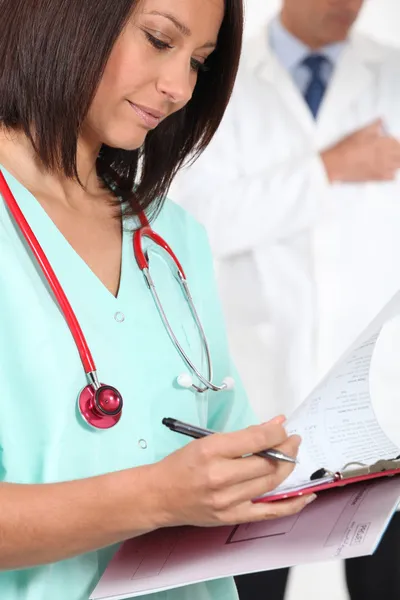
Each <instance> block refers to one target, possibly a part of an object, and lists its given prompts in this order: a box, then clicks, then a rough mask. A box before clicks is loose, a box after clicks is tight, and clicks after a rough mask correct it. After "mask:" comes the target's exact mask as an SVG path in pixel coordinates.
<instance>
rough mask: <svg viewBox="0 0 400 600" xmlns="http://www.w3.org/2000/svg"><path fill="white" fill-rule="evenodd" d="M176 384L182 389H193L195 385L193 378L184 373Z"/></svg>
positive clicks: (177, 379)
mask: <svg viewBox="0 0 400 600" xmlns="http://www.w3.org/2000/svg"><path fill="white" fill-rule="evenodd" d="M176 382H177V384H178V385H179V387H182V388H191V387H192V385H193V378H192V376H191V375H189V373H182V374H181V375H179V376H178V377H177V378H176Z"/></svg>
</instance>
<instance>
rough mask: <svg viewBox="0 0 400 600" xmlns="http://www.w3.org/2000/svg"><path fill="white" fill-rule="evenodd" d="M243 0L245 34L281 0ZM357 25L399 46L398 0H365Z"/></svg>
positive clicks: (399, 3) (250, 31)
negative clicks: (245, 5)
mask: <svg viewBox="0 0 400 600" xmlns="http://www.w3.org/2000/svg"><path fill="white" fill-rule="evenodd" d="M245 1H246V4H247V9H246V35H247V36H249V35H251V34H253V33H255V32H257V30H258V28H260V27H262V25H263V24H265V23H266V21H267V20H268V18H269V17H270V16H271V15H273V14H274V13H276V12H277V11H278V10H279V7H280V5H281V0H245ZM358 27H359V28H360V29H362V30H363V31H365V32H367V33H369V34H371V35H374V36H375V37H376V38H378V39H380V40H383V41H385V42H388V43H391V44H395V45H397V46H400V0H365V5H364V9H363V12H362V14H361V17H360V20H359V23H358Z"/></svg>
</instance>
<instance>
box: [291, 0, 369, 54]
mask: <svg viewBox="0 0 400 600" xmlns="http://www.w3.org/2000/svg"><path fill="white" fill-rule="evenodd" d="M364 1H365V0H284V3H283V20H284V22H287V23H288V25H289V28H290V29H291V30H293V28H294V29H295V32H296V33H298V32H299V33H298V35H299V37H300V38H301V39H302V41H304V42H305V43H307V44H308V45H309V46H311V47H313V48H319V47H321V46H324V45H326V44H331V43H334V42H340V41H343V40H345V39H346V38H347V36H348V35H349V31H350V29H351V27H352V25H353V24H354V22H355V20H356V19H357V17H358V15H359V12H360V10H361V8H362V6H363V4H364Z"/></svg>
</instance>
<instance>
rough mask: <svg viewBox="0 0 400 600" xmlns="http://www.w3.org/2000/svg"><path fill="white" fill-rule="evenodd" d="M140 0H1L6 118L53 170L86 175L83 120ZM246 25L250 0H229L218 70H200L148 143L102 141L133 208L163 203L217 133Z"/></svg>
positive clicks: (0, 73)
mask: <svg viewBox="0 0 400 600" xmlns="http://www.w3.org/2000/svg"><path fill="white" fill-rule="evenodd" d="M139 1H140V0H139ZM137 5H138V0H0V8H1V22H2V26H1V30H0V119H1V121H2V122H3V124H4V125H5V126H6V127H7V128H19V129H22V130H23V131H24V132H25V134H26V135H28V136H29V137H30V139H31V141H32V142H33V144H34V147H35V149H36V151H37V153H38V156H39V157H40V159H41V161H42V163H43V164H44V165H45V167H47V168H48V169H51V170H54V169H61V170H62V171H63V172H64V173H65V175H66V176H67V177H76V178H77V177H78V176H77V167H76V149H77V139H78V136H79V132H80V128H81V126H82V123H83V121H84V120H85V117H86V115H87V112H88V110H89V107H90V105H91V103H92V100H93V97H94V95H95V93H96V90H97V87H98V84H99V82H100V80H101V77H102V74H103V72H104V68H105V66H106V64H107V61H108V58H109V56H110V53H111V50H112V48H113V46H114V43H115V41H116V39H117V38H118V36H119V35H120V33H121V31H122V29H123V27H124V26H125V24H126V22H127V20H128V18H129V17H130V15H131V14H132V11H133V9H134V8H135V6H137ZM242 30H243V6H242V0H225V17H224V20H223V24H222V27H221V30H220V33H219V38H218V46H217V49H216V50H215V52H213V54H212V55H211V56H210V57H209V59H208V62H207V64H208V66H209V67H210V69H209V70H208V71H207V72H204V73H203V72H200V73H199V75H198V81H197V85H196V88H195V91H194V94H193V97H192V99H191V100H190V102H189V103H188V104H187V105H186V106H185V107H184V108H183V109H182V110H180V111H178V112H177V113H175V114H173V115H171V116H170V117H168V118H167V119H166V120H165V121H163V122H161V124H160V125H159V126H158V127H157V128H156V129H155V130H153V131H151V132H149V133H148V135H147V138H146V141H145V143H144V145H143V147H142V148H140V149H139V150H135V151H126V150H118V149H115V148H110V147H108V146H103V148H102V149H101V152H100V156H99V158H98V161H97V172H98V174H99V176H100V177H102V178H103V179H107V178H108V179H109V178H110V177H111V178H112V179H113V180H114V181H116V183H117V189H116V190H115V193H116V195H118V196H121V197H122V198H124V199H125V200H126V201H127V209H128V212H130V213H133V214H137V213H138V211H139V210H141V209H148V208H150V209H151V212H153V211H156V210H157V209H158V208H159V207H160V206H161V205H162V202H163V199H164V198H165V195H166V193H167V191H168V188H169V186H170V183H171V181H172V179H173V177H174V175H175V173H176V172H177V170H178V169H179V167H180V166H181V165H182V163H183V162H184V161H185V159H186V158H187V157H188V156H190V155H193V154H194V155H196V156H197V155H198V154H200V152H202V151H203V150H204V148H205V147H206V146H207V145H208V143H209V142H210V140H211V138H212V137H213V135H214V133H215V131H216V129H217V128H218V125H219V123H220V121H221V119H222V117H223V114H224V112H225V109H226V106H227V103H228V101H229V98H230V95H231V92H232V88H233V84H234V81H235V77H236V72H237V68H238V63H239V57H240V51H241V42H242ZM33 128H34V134H33V132H32V129H33ZM134 188H135V191H134V192H133V189H134Z"/></svg>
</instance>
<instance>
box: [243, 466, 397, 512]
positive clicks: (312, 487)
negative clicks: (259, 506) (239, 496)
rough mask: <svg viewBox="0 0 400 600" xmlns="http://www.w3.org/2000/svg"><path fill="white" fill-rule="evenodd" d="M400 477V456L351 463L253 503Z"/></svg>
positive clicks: (319, 471)
mask: <svg viewBox="0 0 400 600" xmlns="http://www.w3.org/2000/svg"><path fill="white" fill-rule="evenodd" d="M396 475H400V456H397V457H396V458H392V459H381V460H378V461H377V462H375V463H373V464H371V465H366V464H365V463H361V462H351V463H347V464H346V465H344V467H343V468H342V469H341V470H340V471H336V472H333V471H328V470H327V469H319V470H318V471H315V473H313V474H312V475H311V476H310V480H309V481H305V482H304V483H301V484H299V485H293V486H288V487H284V486H281V487H280V488H277V489H276V490H275V491H272V492H269V493H268V494H265V495H264V496H261V497H260V498H256V499H254V500H253V502H256V503H259V502H274V501H277V500H287V499H288V498H296V497H299V496H305V495H307V494H316V493H318V492H323V491H325V490H331V489H335V488H340V487H344V486H347V485H352V484H353V483H360V482H362V481H370V480H373V479H380V478H383V477H394V476H396Z"/></svg>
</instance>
